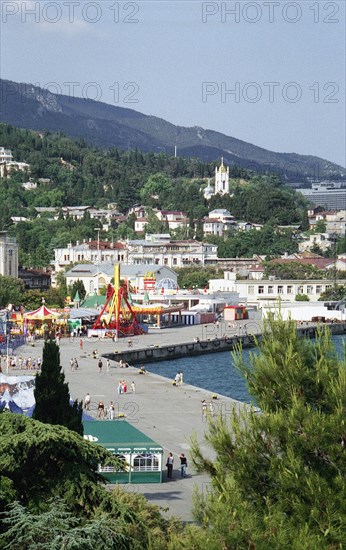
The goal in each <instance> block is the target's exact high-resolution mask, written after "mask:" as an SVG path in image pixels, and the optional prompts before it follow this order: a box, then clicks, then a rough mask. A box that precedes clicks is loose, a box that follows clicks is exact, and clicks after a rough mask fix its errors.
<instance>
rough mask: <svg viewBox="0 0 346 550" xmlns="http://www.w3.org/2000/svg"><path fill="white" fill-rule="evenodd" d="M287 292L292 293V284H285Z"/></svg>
mask: <svg viewBox="0 0 346 550" xmlns="http://www.w3.org/2000/svg"><path fill="white" fill-rule="evenodd" d="M287 294H293V286H292V285H287Z"/></svg>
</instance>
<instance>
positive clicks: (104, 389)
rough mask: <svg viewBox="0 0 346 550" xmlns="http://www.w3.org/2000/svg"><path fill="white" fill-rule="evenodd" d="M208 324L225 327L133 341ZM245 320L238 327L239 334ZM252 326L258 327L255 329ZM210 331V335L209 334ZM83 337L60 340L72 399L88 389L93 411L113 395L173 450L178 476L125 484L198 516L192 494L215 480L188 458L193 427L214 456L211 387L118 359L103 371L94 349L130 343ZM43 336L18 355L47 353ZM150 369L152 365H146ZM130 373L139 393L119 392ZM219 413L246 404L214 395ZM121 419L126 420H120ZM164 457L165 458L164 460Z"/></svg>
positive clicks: (177, 338)
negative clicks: (183, 462) (209, 439)
mask: <svg viewBox="0 0 346 550" xmlns="http://www.w3.org/2000/svg"><path fill="white" fill-rule="evenodd" d="M206 330H208V331H209V333H210V337H213V335H212V332H214V331H216V330H218V331H219V332H220V331H221V330H222V327H220V326H219V327H216V326H214V325H210V326H207V328H206V327H202V326H193V327H185V328H174V329H164V330H157V331H155V332H153V333H151V334H148V335H143V336H138V337H134V338H132V339H131V340H132V344H133V347H136V346H138V347H145V346H148V347H149V346H155V345H159V344H160V343H161V344H162V343H167V342H172V343H179V342H188V341H193V339H194V338H195V337H199V338H203V337H205V333H204V331H206ZM239 330H241V326H240V327H239V326H238V327H237V332H235V331H233V334H235V333H236V334H238V333H239ZM253 332H255V331H254V330H253ZM208 337H209V336H208ZM79 343H80V340H79V338H75V339H74V341H72V340H68V339H64V340H62V341H61V345H60V357H61V365H62V367H63V369H64V372H65V376H66V380H67V381H68V383H69V388H70V394H71V397H72V398H73V399H79V400H82V399H83V398H84V396H85V394H86V393H87V392H89V393H90V395H91V411H90V412H91V414H92V415H93V416H96V407H97V402H98V401H99V400H100V399H102V400H103V401H104V402H105V404H106V405H107V404H108V403H109V402H110V401H113V402H115V404H116V408H117V411H119V412H123V413H125V417H126V420H127V421H128V422H133V424H134V426H135V427H136V428H138V429H139V430H141V431H142V432H144V433H145V434H147V435H148V436H149V437H151V438H152V439H154V440H155V441H156V442H157V443H158V444H160V445H161V446H162V447H163V448H164V450H165V456H166V455H167V454H168V452H170V451H171V452H173V454H174V477H173V480H169V481H167V480H166V474H165V473H164V477H163V480H164V482H163V483H162V484H139V485H131V486H126V485H124V489H125V490H127V491H133V492H139V493H142V494H144V495H145V496H146V497H147V498H148V500H149V501H151V502H152V503H155V504H157V505H159V506H162V507H164V508H165V509H167V510H166V512H165V514H167V515H168V516H170V515H175V516H178V517H181V518H182V519H183V520H184V521H187V522H189V521H193V515H192V505H193V503H192V500H193V498H192V496H193V491H194V486H195V485H197V486H198V487H199V489H200V490H203V491H206V490H207V488H208V484H209V482H210V480H209V478H208V477H207V476H204V475H197V474H196V473H195V472H194V471H193V468H192V464H191V461H189V448H190V437H191V434H192V432H195V433H196V436H197V440H198V441H199V443H200V444H201V447H202V449H203V451H204V452H205V454H207V455H208V456H209V457H212V452H211V450H210V449H209V448H208V447H207V445H206V443H205V440H204V432H205V431H206V430H207V421H206V418H205V417H203V415H202V404H201V402H202V400H203V399H205V400H206V401H207V402H208V403H209V402H210V401H211V399H212V393H211V392H208V391H206V390H204V389H200V388H197V387H194V386H189V385H185V384H183V386H181V387H175V386H173V384H172V381H171V380H168V379H166V378H164V377H162V376H159V375H156V374H152V373H151V372H148V373H147V374H145V375H139V374H138V369H136V368H135V367H133V366H131V367H129V368H120V367H119V364H118V363H116V362H114V361H111V367H110V369H109V372H107V369H106V360H105V359H103V369H102V373H100V372H99V368H98V359H96V358H94V356H93V351H95V350H97V351H98V354H97V355H98V356H100V355H102V354H106V353H111V352H113V351H114V350H115V349H117V350H118V351H122V350H126V349H127V348H128V341H127V340H126V339H123V340H120V341H119V342H112V341H111V340H107V339H105V340H98V339H97V338H96V339H95V338H93V339H83V349H80V346H79ZM42 348H43V342H42V341H37V342H36V343H35V347H32V346H30V345H25V346H22V347H21V348H19V349H18V350H17V355H21V356H23V357H39V356H42ZM74 357H75V358H76V359H77V361H78V365H79V367H78V369H77V370H75V371H72V370H71V367H70V360H71V358H74ZM146 368H147V370H149V371H150V366H147V367H146ZM4 371H5V369H4ZM24 373H25V374H29V373H30V374H31V373H32V371H19V370H18V369H17V370H15V371H13V370H12V369H10V374H24ZM123 378H125V379H126V380H127V382H128V387H129V386H130V384H131V382H132V381H134V382H135V385H136V393H135V394H131V393H127V394H122V395H118V394H117V386H118V383H119V380H120V379H123ZM213 404H214V410H215V415H217V414H219V413H220V412H221V411H222V412H223V413H225V414H227V413H228V412H230V411H231V408H232V406H233V405H236V406H237V407H238V406H243V405H242V404H239V403H238V402H236V401H234V400H232V399H230V398H227V397H222V396H219V398H218V400H217V401H213ZM118 421H119V422H121V420H118ZM181 452H184V453H185V455H187V457H188V462H189V468H188V477H186V478H185V479H181V477H180V471H179V464H180V460H179V454H180V453H181ZM165 462H166V461H165V460H164V464H165Z"/></svg>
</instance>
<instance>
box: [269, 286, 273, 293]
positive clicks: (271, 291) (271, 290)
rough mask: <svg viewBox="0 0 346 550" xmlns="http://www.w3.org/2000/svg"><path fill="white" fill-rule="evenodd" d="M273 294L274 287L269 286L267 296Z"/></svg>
mask: <svg viewBox="0 0 346 550" xmlns="http://www.w3.org/2000/svg"><path fill="white" fill-rule="evenodd" d="M273 293H274V287H273V285H269V286H268V294H273Z"/></svg>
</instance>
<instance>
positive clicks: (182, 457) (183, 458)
mask: <svg viewBox="0 0 346 550" xmlns="http://www.w3.org/2000/svg"><path fill="white" fill-rule="evenodd" d="M179 458H180V473H181V477H186V469H187V458H186V456H185V455H184V453H181V455H180V456H179Z"/></svg>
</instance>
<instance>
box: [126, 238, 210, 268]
mask: <svg viewBox="0 0 346 550" xmlns="http://www.w3.org/2000/svg"><path fill="white" fill-rule="evenodd" d="M127 247H128V263H129V264H136V265H138V264H155V265H166V266H168V267H171V268H172V269H174V268H176V267H186V266H193V265H195V266H203V265H205V262H206V261H208V262H209V263H212V262H213V261H216V260H217V245H214V244H210V243H200V242H197V241H195V240H192V239H191V240H188V241H175V240H171V239H169V240H167V241H162V240H158V241H151V240H148V239H137V240H132V241H127Z"/></svg>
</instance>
